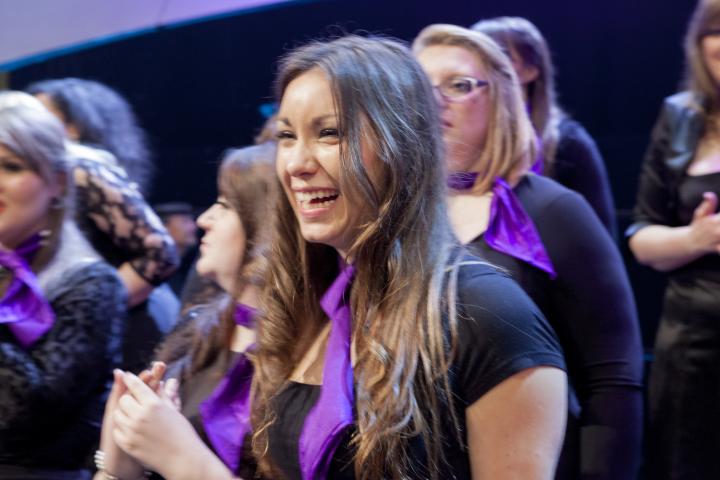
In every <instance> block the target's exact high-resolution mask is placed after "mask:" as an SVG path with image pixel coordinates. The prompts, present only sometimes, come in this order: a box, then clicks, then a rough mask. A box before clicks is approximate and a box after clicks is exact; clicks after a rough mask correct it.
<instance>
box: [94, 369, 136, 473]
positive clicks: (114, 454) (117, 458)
mask: <svg viewBox="0 0 720 480" xmlns="http://www.w3.org/2000/svg"><path fill="white" fill-rule="evenodd" d="M122 377H123V371H122V370H119V369H115V370H114V371H113V386H112V390H110V396H109V397H108V399H107V402H106V403H105V413H104V415H103V424H102V431H101V434H100V450H101V451H102V452H104V454H105V462H104V463H105V471H106V472H107V473H110V474H112V475H115V476H117V477H119V478H140V476H141V475H142V471H143V467H142V465H141V464H140V463H139V462H138V461H137V460H135V459H134V458H133V457H132V456H130V455H129V454H127V453H126V452H125V451H123V450H122V449H121V448H120V447H119V446H118V444H117V443H116V442H115V439H114V436H113V430H114V429H115V422H114V416H115V411H116V409H117V405H118V401H119V400H120V397H121V396H122V395H123V394H125V392H126V391H127V388H126V387H125V382H123V379H122Z"/></svg>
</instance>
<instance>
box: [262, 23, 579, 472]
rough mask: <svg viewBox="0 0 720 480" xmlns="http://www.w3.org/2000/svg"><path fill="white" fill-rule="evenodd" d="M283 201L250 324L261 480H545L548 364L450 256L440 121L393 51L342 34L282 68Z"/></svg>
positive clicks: (548, 343)
mask: <svg viewBox="0 0 720 480" xmlns="http://www.w3.org/2000/svg"><path fill="white" fill-rule="evenodd" d="M277 88H278V97H279V98H280V100H281V101H280V109H279V112H278V115H277V117H278V120H277V124H276V130H277V136H278V157H277V169H278V175H279V178H280V181H281V183H282V186H283V188H284V190H285V194H286V195H285V196H282V198H281V201H280V205H279V216H280V218H279V221H278V231H277V235H276V237H275V242H274V247H273V250H272V257H271V263H270V276H269V279H268V282H267V286H268V288H267V291H266V293H265V295H264V298H265V307H266V313H265V315H264V316H263V318H262V320H261V322H260V326H259V329H258V349H257V351H256V352H255V363H256V376H255V396H254V398H253V404H252V411H253V427H254V429H255V434H254V438H253V447H254V450H255V453H256V455H257V457H258V459H259V460H260V466H261V469H262V471H263V472H265V473H266V474H267V475H268V476H269V477H271V478H278V477H283V478H293V479H295V478H303V479H311V478H312V479H315V478H341V479H342V478H362V479H376V478H394V479H399V478H435V479H439V478H453V477H454V476H455V477H456V478H470V477H474V478H493V479H503V478H538V479H541V478H542V479H547V478H551V477H552V473H553V470H554V467H555V462H556V457H557V453H558V448H559V445H560V442H561V439H562V431H563V428H564V415H563V413H562V409H557V408H555V407H556V406H557V405H564V402H565V395H566V391H565V375H564V373H563V372H562V370H561V368H563V360H562V356H561V353H560V349H559V348H558V345H557V341H556V339H555V338H554V335H553V334H552V332H551V330H550V329H549V327H548V325H547V323H546V322H545V320H544V319H543V318H542V316H541V314H540V313H539V311H538V310H537V309H536V307H535V306H534V305H533V304H532V302H530V301H529V299H528V298H527V297H526V296H525V295H524V294H523V293H522V291H521V290H520V289H519V288H518V287H517V285H516V284H515V283H514V282H512V281H511V280H509V279H508V278H507V277H506V276H504V275H503V274H501V273H498V272H497V271H496V270H495V269H494V268H493V267H490V266H488V265H486V264H483V263H481V262H479V261H478V260H477V259H475V258H474V257H471V256H468V255H466V254H465V253H463V252H462V250H461V249H459V248H458V247H457V245H456V243H455V240H454V237H453V234H452V231H451V228H450V225H449V222H448V218H447V215H446V207H445V200H444V199H445V185H444V178H445V168H444V165H443V158H442V153H441V152H442V145H441V137H440V128H439V127H440V125H439V121H438V117H437V109H436V105H435V100H434V97H433V94H432V90H431V88H430V85H429V83H428V81H427V79H426V78H425V76H424V74H423V72H422V70H421V69H420V67H419V65H418V64H417V63H416V62H415V61H414V60H413V58H412V56H411V55H410V53H409V51H408V50H407V48H405V47H404V46H402V45H400V44H398V43H396V42H393V41H390V40H380V39H365V38H359V37H346V38H341V39H338V40H334V41H332V42H328V43H312V44H310V45H307V46H305V47H302V48H299V49H297V50H295V51H293V52H292V53H290V54H289V55H288V56H287V57H285V58H284V59H283V61H282V63H281V67H280V73H279V76H278V82H277Z"/></svg>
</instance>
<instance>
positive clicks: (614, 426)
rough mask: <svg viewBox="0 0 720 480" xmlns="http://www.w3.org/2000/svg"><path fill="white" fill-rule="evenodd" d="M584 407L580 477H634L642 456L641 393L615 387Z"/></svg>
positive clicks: (604, 479)
mask: <svg viewBox="0 0 720 480" xmlns="http://www.w3.org/2000/svg"><path fill="white" fill-rule="evenodd" d="M582 407H583V411H582V416H581V419H580V420H581V424H580V438H579V445H580V446H581V448H582V454H581V455H582V459H581V462H580V463H581V465H582V468H581V472H580V478H581V479H583V480H586V479H587V480H615V479H618V478H635V477H636V476H637V473H638V470H639V467H640V463H641V457H642V427H643V415H642V391H641V390H640V389H617V388H616V389H615V390H614V391H609V392H604V393H603V394H598V395H595V396H594V397H593V398H592V399H590V400H589V401H587V402H585V403H584V404H583V406H582Z"/></svg>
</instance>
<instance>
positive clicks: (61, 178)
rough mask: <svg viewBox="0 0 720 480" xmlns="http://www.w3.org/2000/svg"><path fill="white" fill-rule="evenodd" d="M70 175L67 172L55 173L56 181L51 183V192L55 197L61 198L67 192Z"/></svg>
mask: <svg viewBox="0 0 720 480" xmlns="http://www.w3.org/2000/svg"><path fill="white" fill-rule="evenodd" d="M67 181H68V176H67V174H66V173H65V172H58V173H56V174H55V178H54V182H53V184H52V185H50V192H51V194H52V196H53V198H54V199H58V200H61V199H62V198H64V197H65V194H66V192H67Z"/></svg>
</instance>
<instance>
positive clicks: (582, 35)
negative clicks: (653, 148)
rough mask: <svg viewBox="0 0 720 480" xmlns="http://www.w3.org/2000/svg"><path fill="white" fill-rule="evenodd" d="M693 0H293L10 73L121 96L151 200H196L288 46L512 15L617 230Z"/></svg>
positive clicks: (670, 85)
mask: <svg viewBox="0 0 720 480" xmlns="http://www.w3.org/2000/svg"><path fill="white" fill-rule="evenodd" d="M693 4H694V2H690V1H658V0H605V1H602V2H598V1H592V2H591V1H582V0H579V1H578V0H495V1H482V0H475V1H470V0H466V1H462V0H443V1H412V0H402V1H392V0H386V1H378V0H365V1H352V2H351V1H347V0H346V1H342V0H337V1H331V0H325V1H317V2H298V3H295V4H291V5H287V6H282V7H279V8H274V9H268V10H263V11H256V12H252V13H247V14H243V15H238V16H230V17H225V18H221V19H216V20H212V21H208V22H203V23H196V24H191V25H186V26H184V27H178V28H167V29H164V30H161V31H158V32H155V33H152V34H148V35H142V36H138V37H134V38H130V39H126V40H123V41H120V42H117V43H111V44H106V45H102V46H99V47H95V48H91V49H88V50H83V51H78V52H75V53H72V54H68V55H66V56H63V57H59V58H54V59H51V60H47V61H45V62H43V63H39V64H35V65H31V66H27V67H25V68H22V69H19V70H16V71H14V72H12V73H11V75H10V85H11V86H12V88H16V89H21V88H23V87H25V86H26V85H27V84H28V83H30V82H33V81H36V80H41V79H45V78H58V77H67V76H78V77H85V78H90V79H95V80H99V81H101V82H104V83H107V84H109V85H111V86H112V87H114V88H116V89H118V90H119V91H120V92H121V93H122V94H124V95H125V96H126V97H127V98H128V99H129V100H130V102H131V103H132V104H133V106H134V107H135V109H136V111H137V113H138V116H139V117H140V120H141V122H142V125H143V126H144V127H145V128H146V129H147V131H148V132H149V134H150V137H151V140H152V146H153V150H154V152H155V156H156V163H157V174H156V177H155V185H154V190H153V193H152V196H151V200H152V201H154V202H158V201H171V200H186V201H189V202H191V203H193V204H194V205H196V206H198V207H201V206H204V205H207V204H209V203H210V202H211V201H212V200H213V198H214V195H215V168H216V165H217V160H218V158H219V156H220V154H221V152H222V151H223V150H224V149H225V148H227V147H230V146H241V145H245V144H248V143H250V142H251V141H252V138H253V136H254V134H256V133H257V131H258V129H259V127H260V125H261V123H262V121H263V118H262V116H261V114H260V113H259V106H260V105H262V104H265V103H268V102H271V101H272V98H271V91H272V89H271V83H272V80H273V75H274V71H275V66H276V59H277V58H278V56H280V55H281V54H282V53H283V52H285V51H287V50H288V49H290V48H292V47H293V46H294V45H297V44H298V43H302V42H303V41H306V40H309V39H312V38H315V37H318V36H328V35H331V34H338V33H341V32H343V31H347V32H356V31H369V32H373V33H380V34H385V35H390V36H395V37H398V38H400V39H404V40H408V41H410V40H412V38H413V37H414V36H415V35H416V34H417V32H418V31H419V30H420V29H421V28H423V27H424V26H426V25H428V24H430V23H438V22H443V23H455V24H459V25H464V26H468V25H470V24H472V23H474V22H475V21H477V20H479V19H481V18H485V17H491V16H497V15H520V16H525V17H527V18H529V19H530V20H531V21H533V22H534V23H535V24H536V25H537V26H538V27H539V28H540V29H541V30H542V32H543V33H544V34H545V36H546V37H547V39H548V41H549V43H550V45H551V48H552V50H553V53H554V60H555V64H556V66H557V70H558V87H559V91H560V95H561V97H560V98H561V102H562V104H563V105H564V106H565V108H566V109H567V110H568V112H570V113H571V114H572V115H573V116H574V117H575V118H577V119H578V120H579V121H580V122H581V123H583V124H584V125H585V126H586V128H587V129H588V130H589V131H590V133H591V134H592V135H593V136H594V137H595V139H596V140H597V142H598V144H599V147H600V150H601V151H602V153H603V155H604V156H605V160H606V163H607V167H608V171H609V174H610V179H611V182H612V186H613V191H614V194H615V202H616V207H617V208H618V211H619V219H620V222H621V225H620V227H621V229H622V228H624V226H625V225H626V224H627V211H628V210H629V209H630V208H631V207H632V204H633V201H634V195H635V188H636V182H637V174H638V169H639V164H640V161H641V158H642V154H643V151H644V149H645V147H646V143H647V139H648V134H649V131H650V129H651V127H652V124H653V122H654V119H655V116H656V114H657V112H658V108H659V106H660V102H661V100H662V98H663V97H664V96H666V95H669V94H671V93H673V92H674V91H676V90H677V86H678V82H679V79H680V73H681V68H682V49H681V46H680V45H681V40H682V36H683V33H684V29H685V25H686V23H687V20H688V18H689V16H690V13H691V10H692V8H693V6H694V5H693ZM47 28H52V23H48V24H47ZM29 34H31V33H29ZM623 248H625V247H623ZM625 253H626V254H627V252H626V251H625ZM628 267H629V270H630V272H631V276H632V277H633V283H634V285H635V289H636V295H637V298H638V303H639V305H640V307H641V309H640V310H641V316H642V321H643V325H644V330H645V339H646V344H649V343H650V341H651V336H652V331H653V329H654V322H655V321H656V317H657V314H658V310H659V304H660V292H661V290H660V286H659V280H658V277H656V276H655V275H652V274H651V273H650V272H649V271H648V270H647V269H644V268H640V267H637V266H636V265H635V264H634V263H633V262H628ZM578 320H579V321H581V319H578Z"/></svg>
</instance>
